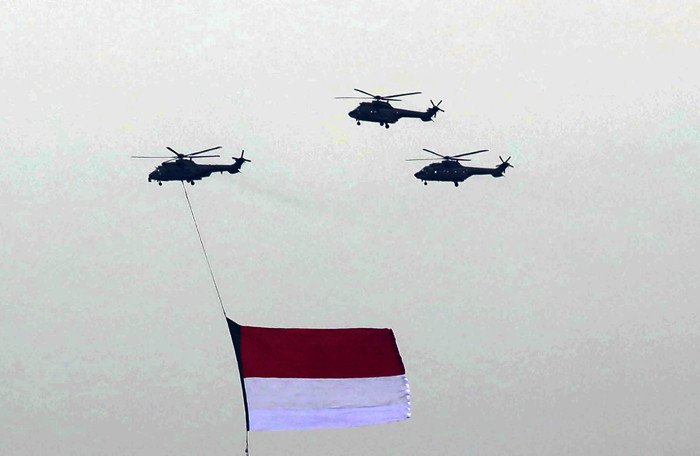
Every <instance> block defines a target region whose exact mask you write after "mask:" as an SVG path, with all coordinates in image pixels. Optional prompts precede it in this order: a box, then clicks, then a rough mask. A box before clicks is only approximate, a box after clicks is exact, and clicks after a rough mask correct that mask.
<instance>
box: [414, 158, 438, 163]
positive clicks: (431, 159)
mask: <svg viewBox="0 0 700 456" xmlns="http://www.w3.org/2000/svg"><path fill="white" fill-rule="evenodd" d="M436 160H440V159H439V158H407V159H406V161H407V162H413V161H436Z"/></svg>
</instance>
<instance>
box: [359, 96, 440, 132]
mask: <svg viewBox="0 0 700 456" xmlns="http://www.w3.org/2000/svg"><path fill="white" fill-rule="evenodd" d="M436 112H437V109H436V108H428V109H427V110H426V111H412V110H410V109H398V108H394V107H393V106H391V105H390V104H389V102H387V101H376V100H375V101H370V102H363V103H360V105H359V106H358V107H357V108H355V109H353V110H352V111H350V112H349V113H348V115H349V116H350V117H352V118H353V119H355V120H356V121H357V123H358V125H359V123H360V121H366V122H377V123H379V124H380V125H384V126H386V128H389V124H393V123H396V122H397V121H398V120H399V119H401V118H402V117H414V118H418V119H421V120H422V121H423V122H428V121H429V120H431V119H432V118H433V117H434V116H435V113H436Z"/></svg>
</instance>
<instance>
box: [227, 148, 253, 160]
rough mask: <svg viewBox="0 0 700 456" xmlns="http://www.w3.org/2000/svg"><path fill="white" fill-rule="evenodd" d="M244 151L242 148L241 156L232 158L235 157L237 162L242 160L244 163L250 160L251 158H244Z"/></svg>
mask: <svg viewBox="0 0 700 456" xmlns="http://www.w3.org/2000/svg"><path fill="white" fill-rule="evenodd" d="M244 153H245V149H243V150H241V156H240V157H231V158H233V159H234V160H236V161H237V162H242V163H245V162H250V160H248V159H247V158H243V154H244Z"/></svg>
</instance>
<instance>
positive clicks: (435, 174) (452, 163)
mask: <svg viewBox="0 0 700 456" xmlns="http://www.w3.org/2000/svg"><path fill="white" fill-rule="evenodd" d="M423 150H424V151H426V152H428V153H431V154H433V155H437V156H438V157H440V158H442V161H441V162H440V163H431V164H430V165H428V166H426V167H424V168H423V169H421V170H420V171H418V172H417V173H416V174H414V176H416V178H417V179H420V180H422V181H423V185H428V181H437V182H454V184H455V187H457V186H459V183H460V182H464V181H465V180H466V179H468V178H469V177H471V176H475V175H484V174H490V175H491V176H493V177H502V176H503V174H504V173H505V172H506V169H507V168H513V165H511V164H510V163H508V160H510V157H508V158H506V159H505V160H503V158H501V156H500V155H499V156H498V158H500V159H501V164H500V165H498V166H496V167H495V168H476V167H473V166H462V165H460V164H459V162H461V161H470V159H469V158H460V157H466V156H467V155H474V154H480V153H482V152H486V151H488V149H482V150H476V151H474V152H467V153H465V154H459V155H454V156H449V155H441V154H438V153H437V152H433V151H432V150H428V149H423ZM419 160H440V159H439V158H409V159H408V160H406V161H419Z"/></svg>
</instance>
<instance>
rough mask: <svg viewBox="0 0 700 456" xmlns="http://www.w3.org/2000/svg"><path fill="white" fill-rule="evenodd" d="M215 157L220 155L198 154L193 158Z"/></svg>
mask: <svg viewBox="0 0 700 456" xmlns="http://www.w3.org/2000/svg"><path fill="white" fill-rule="evenodd" d="M188 157H189V156H188ZM216 157H221V155H198V156H197V157H195V158H216Z"/></svg>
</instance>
